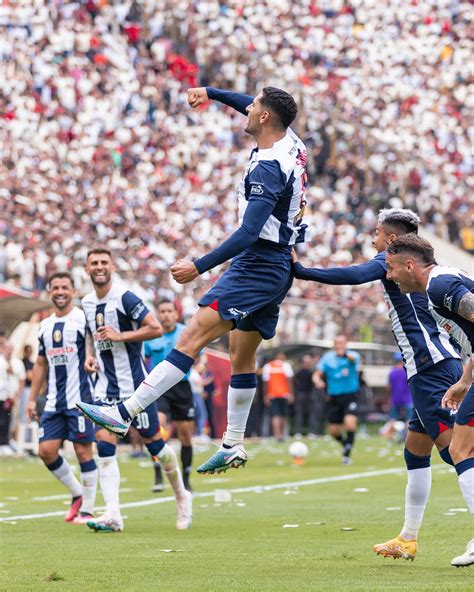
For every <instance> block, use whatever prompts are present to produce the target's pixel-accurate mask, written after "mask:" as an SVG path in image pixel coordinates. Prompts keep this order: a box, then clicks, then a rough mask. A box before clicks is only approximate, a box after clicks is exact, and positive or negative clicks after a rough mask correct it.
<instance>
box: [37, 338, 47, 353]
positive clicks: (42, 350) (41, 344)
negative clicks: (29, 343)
mask: <svg viewBox="0 0 474 592" xmlns="http://www.w3.org/2000/svg"><path fill="white" fill-rule="evenodd" d="M38 355H39V356H43V358H45V357H46V347H45V345H44V337H43V334H42V333H40V334H39V335H38Z"/></svg>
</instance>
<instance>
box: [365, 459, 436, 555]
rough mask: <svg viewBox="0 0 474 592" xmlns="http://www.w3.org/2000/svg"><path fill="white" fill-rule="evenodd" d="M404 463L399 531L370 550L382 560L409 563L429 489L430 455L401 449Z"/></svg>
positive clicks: (414, 548)
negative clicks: (403, 493) (401, 512)
mask: <svg viewBox="0 0 474 592" xmlns="http://www.w3.org/2000/svg"><path fill="white" fill-rule="evenodd" d="M405 462H406V465H407V469H408V470H407V487H406V492H405V522H404V524H403V528H402V530H401V532H400V534H399V535H398V536H397V537H395V538H393V539H390V540H389V541H386V542H385V543H378V544H376V545H374V547H373V550H374V551H375V553H377V555H381V556H382V557H393V558H394V559H411V560H412V561H413V560H414V559H415V557H416V554H417V551H418V544H417V540H416V539H417V536H418V532H419V530H420V527H421V523H422V521H423V514H424V511H425V507H426V504H427V502H428V498H429V496H430V490H431V467H430V456H416V455H415V454H412V453H411V452H409V451H408V450H407V449H406V448H405Z"/></svg>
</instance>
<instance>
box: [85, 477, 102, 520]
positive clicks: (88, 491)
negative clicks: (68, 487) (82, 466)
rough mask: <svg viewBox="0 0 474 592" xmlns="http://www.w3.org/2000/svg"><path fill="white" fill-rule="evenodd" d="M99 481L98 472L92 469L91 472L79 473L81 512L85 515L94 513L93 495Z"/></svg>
mask: <svg viewBox="0 0 474 592" xmlns="http://www.w3.org/2000/svg"><path fill="white" fill-rule="evenodd" d="M98 480H99V471H98V470H97V469H94V470H93V471H87V472H86V473H81V483H82V506H81V512H85V513H87V514H93V513H94V505H95V494H96V491H97V481H98Z"/></svg>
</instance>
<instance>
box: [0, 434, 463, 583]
mask: <svg viewBox="0 0 474 592" xmlns="http://www.w3.org/2000/svg"><path fill="white" fill-rule="evenodd" d="M308 445H309V456H308V459H307V461H306V463H305V464H304V465H303V466H296V465H293V464H292V462H291V459H290V457H289V455H288V452H287V450H288V444H286V445H276V444H273V443H270V442H267V443H261V444H249V445H248V447H247V448H248V450H249V452H250V454H251V457H252V458H251V459H250V461H249V463H248V465H247V467H246V468H245V469H239V470H229V471H228V472H227V473H226V474H225V475H223V476H221V477H216V476H212V477H211V476H202V477H201V476H198V475H196V474H194V475H193V478H192V484H193V485H194V488H195V490H196V492H198V493H205V492H213V491H214V490H215V489H235V488H240V487H251V486H255V485H269V484H276V483H288V482H295V481H300V480H306V479H319V478H327V477H336V476H338V475H350V474H355V473H363V472H369V471H377V470H384V469H393V468H397V467H400V468H401V469H402V470H401V471H400V473H398V474H389V475H381V476H372V477H359V478H357V479H354V480H347V481H336V482H329V483H320V484H316V485H307V486H301V487H299V488H298V489H292V488H285V487H284V488H281V489H275V490H271V491H265V490H263V491H261V492H260V493H254V492H248V493H234V494H233V498H232V502H230V503H222V504H215V502H214V497H213V496H209V497H197V498H195V500H194V524H193V527H192V529H190V530H188V531H181V532H180V531H177V530H176V529H175V505H174V503H173V502H165V503H160V504H157V505H150V506H145V507H133V508H126V509H124V510H123V514H124V515H125V516H127V517H128V519H127V520H126V522H125V531H124V532H123V533H117V534H101V533H93V532H92V531H90V530H89V529H88V528H87V527H85V526H73V525H71V524H66V523H65V522H63V519H62V517H48V518H41V519H32V520H16V521H15V522H16V523H12V522H13V520H12V522H2V523H0V537H1V539H0V541H1V556H2V560H1V565H2V569H1V576H0V588H1V589H2V590H9V591H10V590H34V591H36V590H58V591H59V590H60V591H66V590H71V591H75V592H76V591H77V590H101V591H102V590H118V589H120V590H127V591H128V590H140V591H141V592H143V591H148V590H166V591H175V590H176V591H178V590H196V591H198V590H199V591H215V590H223V591H238V590H245V591H251V590H255V591H259V592H260V591H266V590H268V591H270V590H271V591H276V590H285V591H286V590H298V591H300V590H324V591H332V590H338V591H339V590H350V591H352V590H364V591H367V590H370V591H372V590H398V591H400V590H410V591H417V592H418V591H422V590H426V591H428V590H429V591H430V592H431V591H432V590H433V589H434V588H437V587H440V586H442V589H443V592H447V591H450V590H453V591H454V590H456V592H460V591H463V590H472V583H473V576H474V573H473V570H474V568H473V567H469V568H465V569H455V568H453V567H451V566H450V560H451V558H452V557H453V556H455V555H457V554H460V553H461V552H463V550H464V547H465V545H466V543H467V542H468V540H469V538H470V537H471V536H472V517H471V516H470V515H468V514H467V512H462V513H455V514H454V515H451V516H446V515H444V513H445V512H448V510H449V509H450V508H463V507H464V506H465V504H464V501H463V499H462V497H461V494H460V492H459V489H458V484H457V479H456V475H455V474H454V472H453V470H452V469H450V468H448V467H446V466H445V465H443V466H440V467H439V468H434V470H433V487H432V492H431V499H430V502H429V504H428V509H427V511H426V514H425V522H424V526H423V528H422V532H421V537H420V538H419V544H420V550H419V554H418V557H417V558H416V560H415V561H414V562H413V563H412V562H408V561H404V560H402V559H398V560H393V559H384V558H382V557H378V556H376V555H375V553H373V551H372V550H371V547H372V545H373V544H374V543H378V542H382V541H384V540H387V539H389V538H391V537H393V536H395V535H396V534H398V532H399V530H400V527H401V525H402V522H403V505H404V489H405V475H404V471H403V457H402V447H401V446H398V445H395V446H391V447H389V446H388V445H387V444H386V442H385V441H384V440H382V439H380V438H379V437H371V438H369V439H367V440H359V441H358V443H357V446H356V450H355V454H354V464H353V465H352V466H349V467H346V466H342V465H341V464H340V447H339V446H337V445H336V444H335V443H332V442H329V441H328V440H327V439H325V440H317V441H312V442H308ZM213 450H214V448H212V449H209V450H207V451H203V450H202V451H201V452H200V453H198V454H196V456H195V460H194V465H195V466H197V465H198V463H200V462H202V461H203V460H205V459H206V458H207V457H208V456H209V453H210V452H212V451H213ZM433 463H436V464H440V461H439V459H438V456H437V454H436V453H435V454H434V455H433ZM120 465H121V471H122V481H123V483H122V488H124V489H125V491H124V492H123V493H122V495H121V501H122V503H127V502H135V501H140V500H150V499H160V497H165V496H168V495H169V494H170V488H169V486H168V487H167V489H166V491H165V492H164V493H162V494H158V495H156V494H152V493H151V491H150V486H151V481H152V468H151V465H150V463H149V462H148V461H140V462H139V461H137V460H131V459H129V458H128V455H127V454H125V453H123V454H121V456H120ZM0 471H1V481H0V501H1V502H2V504H3V505H2V507H1V508H0V509H1V513H0V518H2V519H3V518H8V517H11V516H16V515H24V514H33V513H46V512H51V511H65V510H66V506H65V505H64V504H63V502H64V501H66V499H64V500H63V499H55V500H49V501H33V500H32V498H33V497H43V496H55V495H58V496H59V495H61V494H62V493H64V490H63V488H62V487H61V485H60V484H59V483H58V482H56V481H55V479H54V478H52V477H51V475H49V474H48V471H47V470H46V469H45V468H44V467H43V466H42V464H41V462H40V461H39V460H37V459H12V458H7V459H1V460H0ZM357 488H366V489H368V491H361V492H356V491H354V489H357ZM289 492H290V493H289ZM13 498H17V499H13ZM98 503H101V496H100V494H98ZM390 507H392V508H393V507H400V508H401V509H400V510H392V511H388V510H387V508H390ZM7 512H10V514H8V513H7ZM318 522H319V523H324V524H314V523H318ZM307 523H310V524H307ZM311 523H313V524H311ZM285 524H298V525H299V527H298V528H283V525H285ZM344 527H351V528H354V529H355V530H352V531H343V530H341V528H344ZM165 549H166V550H169V549H171V550H172V551H173V552H165V551H163V550H165Z"/></svg>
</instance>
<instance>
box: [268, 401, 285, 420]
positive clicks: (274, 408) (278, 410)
mask: <svg viewBox="0 0 474 592" xmlns="http://www.w3.org/2000/svg"><path fill="white" fill-rule="evenodd" d="M287 416H288V399H286V398H285V397H275V398H274V399H270V417H287Z"/></svg>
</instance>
